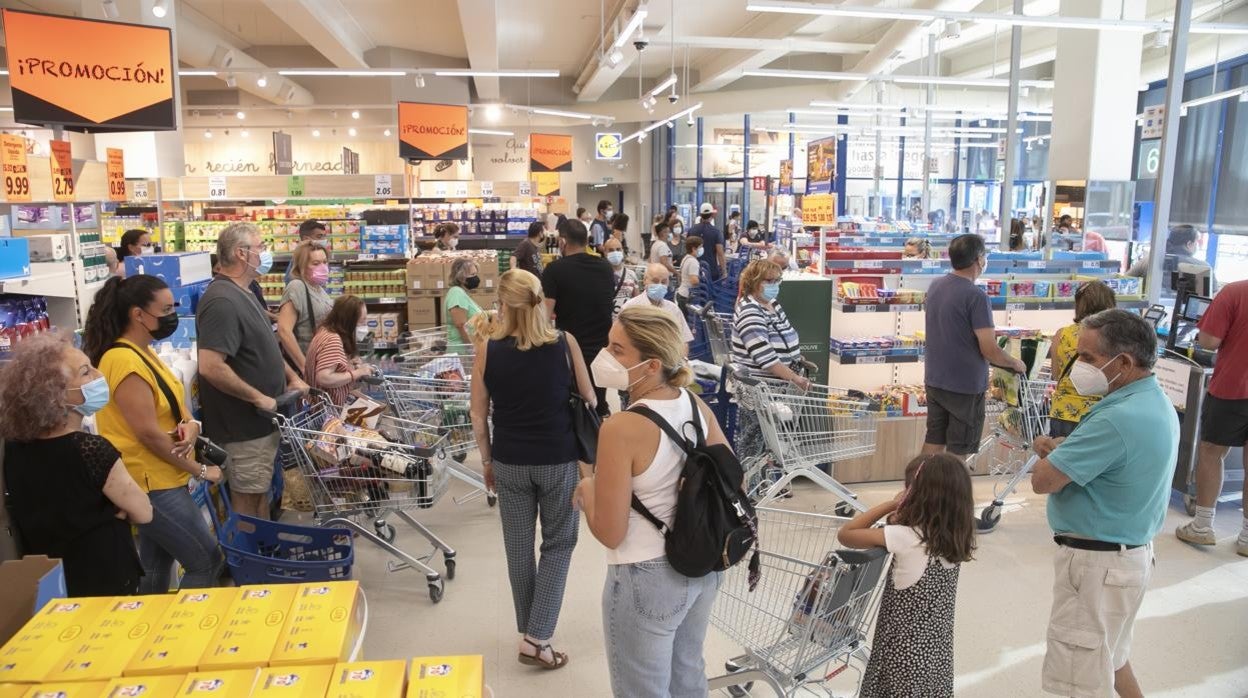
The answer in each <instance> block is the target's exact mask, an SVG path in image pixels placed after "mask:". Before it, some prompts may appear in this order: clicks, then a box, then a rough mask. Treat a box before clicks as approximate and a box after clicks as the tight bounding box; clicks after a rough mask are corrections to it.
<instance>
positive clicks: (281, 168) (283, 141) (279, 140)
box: [273, 131, 295, 175]
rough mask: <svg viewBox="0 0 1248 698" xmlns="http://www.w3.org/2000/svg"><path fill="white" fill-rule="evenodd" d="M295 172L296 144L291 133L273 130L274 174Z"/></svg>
mask: <svg viewBox="0 0 1248 698" xmlns="http://www.w3.org/2000/svg"><path fill="white" fill-rule="evenodd" d="M294 172H295V155H294V146H293V145H292V139H291V137H290V134H289V133H282V132H281V131H274V132H273V174H279V175H288V174H294Z"/></svg>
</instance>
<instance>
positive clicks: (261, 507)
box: [196, 223, 308, 518]
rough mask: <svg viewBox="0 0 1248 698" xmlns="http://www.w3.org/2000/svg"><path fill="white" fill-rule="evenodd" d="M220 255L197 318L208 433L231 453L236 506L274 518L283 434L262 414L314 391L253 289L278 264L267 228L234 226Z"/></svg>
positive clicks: (222, 238) (228, 472)
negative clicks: (291, 396)
mask: <svg viewBox="0 0 1248 698" xmlns="http://www.w3.org/2000/svg"><path fill="white" fill-rule="evenodd" d="M217 258H218V265H219V268H220V273H219V274H218V276H217V278H216V279H214V280H213V282H212V283H211V284H209V285H208V289H207V290H206V291H204V295H203V297H201V298H200V301H199V307H198V309H197V313H196V330H197V333H198V336H199V375H200V378H202V379H203V380H201V381H200V389H199V395H200V403H201V404H202V405H203V409H204V433H206V434H207V435H208V436H210V437H211V438H212V439H213V440H214V441H216V442H217V443H220V444H221V446H222V448H224V449H225V450H226V451H227V452H228V453H229V454H230V463H229V467H228V468H227V469H226V477H228V478H229V483H230V494H231V495H232V496H233V500H232V501H233V505H234V509H235V510H236V511H238V512H239V513H240V514H246V515H248V516H254V517H257V518H268V511H269V507H268V502H267V497H268V492H269V488H270V487H271V484H272V481H273V461H274V460H275V459H276V457H277V446H278V432H277V429H276V427H275V426H274V425H273V420H272V419H271V418H269V417H266V416H264V415H263V414H261V413H260V410H267V411H272V410H274V409H275V408H276V406H277V400H276V398H277V397H278V396H279V395H281V394H282V393H283V392H285V391H286V389H287V388H290V389H292V390H298V391H300V392H305V391H307V389H308V386H307V385H305V384H304V383H303V381H302V380H300V379H299V376H297V375H296V374H295V373H294V372H293V371H291V369H290V367H289V366H287V365H286V362H285V361H284V360H283V359H282V353H281V350H280V349H278V345H277V337H276V336H275V335H274V334H273V325H272V324H271V323H270V322H269V318H268V316H267V315H266V314H265V309H264V307H263V306H261V304H260V302H259V300H257V299H256V297H255V295H254V294H252V292H251V290H250V289H249V286H250V284H251V283H252V281H254V280H255V279H256V278H258V277H260V276H263V275H264V274H266V273H268V271H269V267H270V266H271V265H272V263H273V259H272V255H271V254H270V253H269V250H268V248H267V247H266V246H265V244H264V241H263V240H262V239H261V238H260V231H259V230H258V229H257V228H256V227H255V226H254V225H251V224H250V223H235V224H233V225H231V226H229V227H227V228H226V229H225V230H223V231H221V235H220V237H218V239H217Z"/></svg>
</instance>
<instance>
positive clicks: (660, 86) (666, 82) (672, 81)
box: [650, 73, 676, 97]
mask: <svg viewBox="0 0 1248 698" xmlns="http://www.w3.org/2000/svg"><path fill="white" fill-rule="evenodd" d="M675 84H676V73H672V74H671V75H669V76H667V79H666V80H664V81H663V82H661V83H659V84H657V85H655V86H654V89H652V90H650V96H651V97H654V96H656V95H658V94H659V93H660V92H662V91H663V90H666V89H667V88H669V87H671V86H672V85H675Z"/></svg>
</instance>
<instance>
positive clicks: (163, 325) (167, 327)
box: [143, 310, 178, 339]
mask: <svg viewBox="0 0 1248 698" xmlns="http://www.w3.org/2000/svg"><path fill="white" fill-rule="evenodd" d="M143 312H145V313H147V311H146V310H145V311H143ZM147 314H148V315H152V314H151V313H147ZM152 317H154V318H156V329H154V330H148V332H151V333H152V339H164V338H166V337H169V336H171V335H173V333H174V332H177V331H178V314H177V312H172V313H169V314H168V315H152Z"/></svg>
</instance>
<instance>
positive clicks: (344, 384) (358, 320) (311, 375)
mask: <svg viewBox="0 0 1248 698" xmlns="http://www.w3.org/2000/svg"><path fill="white" fill-rule="evenodd" d="M367 319H368V310H367V309H365V307H364V301H363V300H361V299H360V298H359V296H339V297H338V299H337V300H335V301H334V307H333V308H332V309H331V310H330V311H329V314H328V315H326V316H325V319H324V320H322V321H321V326H320V327H318V328H317V330H316V334H315V335H314V336H313V337H312V342H311V343H310V344H309V345H308V357H307V363H306V364H305V365H304V371H303V375H304V377H305V378H306V379H307V381H308V386H309V387H312V388H320V389H321V390H324V391H325V392H327V393H329V397H330V400H332V401H333V403H334V404H335V405H343V404H346V402H347V401H348V399H349V398H350V395H351V391H352V390H354V389H355V382H356V381H357V380H359V379H361V378H363V377H365V376H367V375H369V374H370V373H372V371H373V367H372V366H369V365H367V364H365V363H362V362H361V361H360V358H359V357H358V356H357V355H356V342H361V341H364V338H365V337H367V336H368V325H366V324H365V320H367Z"/></svg>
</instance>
